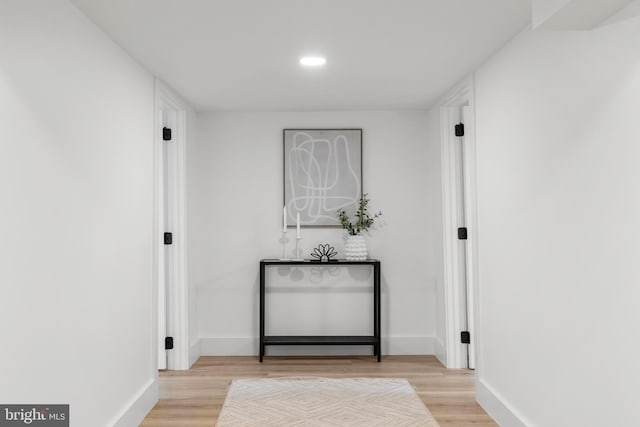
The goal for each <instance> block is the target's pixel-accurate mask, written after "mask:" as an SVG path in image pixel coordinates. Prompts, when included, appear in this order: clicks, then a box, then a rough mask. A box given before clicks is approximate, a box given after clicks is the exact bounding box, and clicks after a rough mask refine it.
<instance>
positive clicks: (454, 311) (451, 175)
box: [439, 76, 479, 369]
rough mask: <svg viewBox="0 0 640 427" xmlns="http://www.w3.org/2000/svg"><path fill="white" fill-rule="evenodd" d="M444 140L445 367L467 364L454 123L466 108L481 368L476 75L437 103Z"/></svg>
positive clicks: (472, 313)
mask: <svg viewBox="0 0 640 427" xmlns="http://www.w3.org/2000/svg"><path fill="white" fill-rule="evenodd" d="M439 105H440V136H441V137H440V141H441V156H442V157H441V162H442V213H443V239H442V240H443V258H444V300H445V334H446V336H445V357H446V365H447V368H456V369H459V368H464V367H466V360H465V359H466V354H463V353H462V350H461V346H460V331H462V330H463V326H462V325H461V322H460V318H461V314H462V311H463V310H464V307H462V306H461V304H460V296H461V295H460V293H461V292H462V291H463V289H462V286H463V285H462V284H461V280H460V275H459V269H458V253H457V250H456V248H457V244H458V238H457V228H458V224H455V213H456V204H457V199H456V177H455V173H456V169H455V162H456V151H455V145H454V144H455V143H457V138H458V137H456V136H455V134H454V126H455V125H456V124H458V123H459V115H460V110H461V108H462V107H468V109H469V117H465V135H464V144H465V145H464V151H463V152H464V161H463V163H464V188H465V194H464V200H465V203H464V205H465V218H466V226H467V274H466V276H467V292H468V296H467V301H468V308H467V309H468V317H467V321H468V326H467V328H466V329H467V330H468V331H469V332H470V333H471V344H469V353H470V355H472V358H473V359H472V360H475V363H474V365H473V366H472V367H477V365H478V363H479V357H478V354H479V351H478V350H479V337H478V329H479V328H478V327H477V326H478V315H477V313H478V310H477V307H478V216H477V180H476V177H477V172H476V171H477V166H476V139H475V114H476V108H475V90H474V81H473V76H470V77H468V78H466V79H465V80H463V81H462V82H461V83H459V84H458V85H457V86H455V87H454V88H453V89H452V90H451V91H450V92H449V93H448V94H447V95H445V96H444V97H443V98H442V100H441V101H440V102H439Z"/></svg>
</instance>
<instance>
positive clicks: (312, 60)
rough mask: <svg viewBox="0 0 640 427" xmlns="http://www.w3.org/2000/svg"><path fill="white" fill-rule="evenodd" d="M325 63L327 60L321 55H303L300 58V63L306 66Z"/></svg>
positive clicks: (316, 65)
mask: <svg viewBox="0 0 640 427" xmlns="http://www.w3.org/2000/svg"><path fill="white" fill-rule="evenodd" d="M326 63H327V60H326V59H324V58H322V57H321V56H305V57H304V58H301V59H300V64H302V65H306V66H308V67H318V66H320V65H324V64H326Z"/></svg>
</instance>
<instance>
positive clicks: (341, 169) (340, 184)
mask: <svg viewBox="0 0 640 427" xmlns="http://www.w3.org/2000/svg"><path fill="white" fill-rule="evenodd" d="M283 142H284V206H285V209H286V212H287V218H288V219H289V221H288V223H289V224H295V222H294V221H295V220H296V217H297V215H299V216H300V225H301V226H306V227H339V226H340V224H339V222H338V220H337V217H336V212H337V211H338V209H345V210H346V211H347V212H351V213H353V212H355V210H356V208H357V203H358V200H359V199H360V197H361V195H362V129H284V135H283Z"/></svg>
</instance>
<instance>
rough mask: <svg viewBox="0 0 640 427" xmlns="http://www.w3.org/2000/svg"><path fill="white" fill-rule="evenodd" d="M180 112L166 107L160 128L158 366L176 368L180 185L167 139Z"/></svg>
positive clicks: (171, 144)
mask: <svg viewBox="0 0 640 427" xmlns="http://www.w3.org/2000/svg"><path fill="white" fill-rule="evenodd" d="M175 116H176V114H175V112H174V111H171V110H168V109H164V108H163V109H162V129H161V131H160V135H161V138H160V139H161V140H160V141H159V142H158V143H160V144H162V150H161V151H162V191H161V192H160V194H161V197H162V203H161V204H160V205H161V206H162V208H161V212H160V218H161V219H160V223H161V224H162V227H161V230H162V231H161V232H162V233H163V235H162V236H161V240H162V242H164V245H163V247H162V249H161V253H160V254H159V259H160V272H159V285H158V369H172V368H173V365H174V364H173V360H172V356H173V352H172V350H171V349H167V348H166V339H167V337H173V336H174V331H173V330H172V322H171V321H170V320H171V319H172V316H173V313H172V307H173V305H172V304H171V302H172V299H171V295H172V290H173V287H174V286H175V283H174V282H175V275H174V268H173V265H174V257H175V253H174V252H175V250H174V246H173V244H172V243H169V242H170V241H172V239H173V230H172V228H173V224H174V221H173V220H174V218H173V216H174V214H173V209H172V208H173V205H174V203H175V197H176V193H175V191H176V188H175V179H174V174H175V144H173V143H172V141H171V139H169V140H165V138H166V137H167V135H166V132H165V130H166V129H169V131H170V132H171V131H172V130H173V129H174V127H175V122H176V117H175Z"/></svg>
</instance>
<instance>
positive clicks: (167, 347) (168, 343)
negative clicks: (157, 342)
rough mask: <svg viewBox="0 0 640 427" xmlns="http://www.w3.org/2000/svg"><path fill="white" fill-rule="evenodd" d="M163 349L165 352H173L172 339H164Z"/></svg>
mask: <svg viewBox="0 0 640 427" xmlns="http://www.w3.org/2000/svg"><path fill="white" fill-rule="evenodd" d="M164 349H165V350H173V337H165V339H164Z"/></svg>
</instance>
